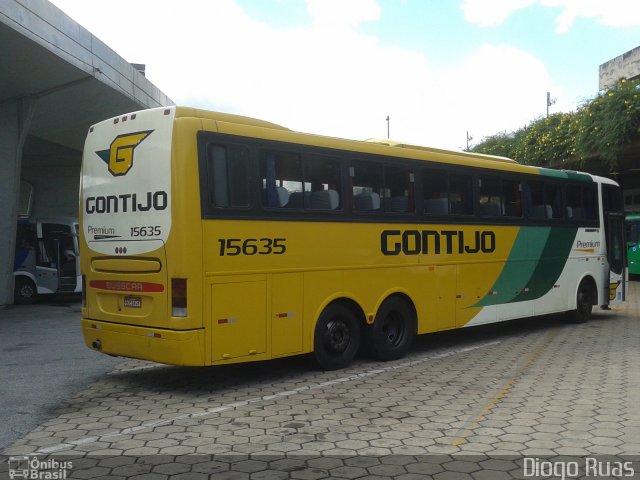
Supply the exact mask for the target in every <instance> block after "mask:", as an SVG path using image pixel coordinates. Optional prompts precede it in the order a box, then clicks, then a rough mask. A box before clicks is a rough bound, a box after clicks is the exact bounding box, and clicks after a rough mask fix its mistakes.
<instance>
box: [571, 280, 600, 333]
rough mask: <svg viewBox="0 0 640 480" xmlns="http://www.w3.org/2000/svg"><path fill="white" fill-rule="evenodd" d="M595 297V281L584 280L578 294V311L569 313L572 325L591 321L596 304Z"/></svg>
mask: <svg viewBox="0 0 640 480" xmlns="http://www.w3.org/2000/svg"><path fill="white" fill-rule="evenodd" d="M595 295H596V292H595V286H594V285H593V281H591V280H589V279H586V278H585V279H584V280H582V281H581V282H580V285H579V286H578V292H577V293H576V309H575V310H572V311H570V312H568V315H569V320H570V321H571V322H572V323H584V322H586V321H587V320H589V318H590V317H591V312H592V310H593V305H594V303H595Z"/></svg>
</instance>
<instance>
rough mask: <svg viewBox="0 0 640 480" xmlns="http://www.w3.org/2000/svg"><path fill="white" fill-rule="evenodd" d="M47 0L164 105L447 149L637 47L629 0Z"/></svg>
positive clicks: (582, 84)
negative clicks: (143, 79)
mask: <svg viewBox="0 0 640 480" xmlns="http://www.w3.org/2000/svg"><path fill="white" fill-rule="evenodd" d="M52 3H54V4H55V5H56V6H58V7H59V8H60V9H61V10H63V11H64V12H65V13H66V14H67V15H69V16H70V17H71V18H73V19H74V20H75V21H77V22H78V23H80V24H81V25H82V26H84V27H85V28H87V29H88V30H89V31H90V32H91V33H92V34H94V35H95V36H96V37H98V38H99V39H100V40H102V41H103V42H104V43H106V44H107V45H108V46H109V47H111V48H112V49H113V50H115V51H116V52H117V53H118V54H119V55H120V56H122V57H123V58H124V59H125V60H127V61H128V62H131V63H143V64H145V65H146V75H147V78H148V79H149V80H150V81H151V82H152V83H153V84H155V85H156V86H157V87H158V88H159V89H160V90H161V91H163V92H164V93H165V94H167V96H168V97H169V98H171V99H172V100H173V101H174V102H175V103H176V104H178V105H185V106H192V107H197V108H204V109H208V110H217V111H222V112H227V113H236V114H241V115H246V116H250V117H255V118H260V119H263V120H268V121H271V122H274V123H278V124H280V125H283V126H285V127H288V128H290V129H292V130H296V131H301V132H308V133H315V134H320V135H329V136H335V137H342V138H351V139H356V140H364V139H367V138H386V137H387V133H388V131H389V135H390V137H391V138H392V139H396V140H400V141H403V142H406V143H413V144H419V145H427V146H432V147H439V148H447V149H454V150H455V149H464V148H466V144H467V134H468V135H469V137H471V141H470V144H471V145H474V144H477V143H479V142H480V141H481V140H482V139H483V138H484V137H486V136H489V135H494V134H496V133H500V132H504V131H506V132H510V131H513V130H516V129H518V128H521V127H523V126H525V125H526V124H528V123H530V122H531V121H533V120H535V119H537V118H540V117H541V116H544V115H545V114H546V109H547V92H551V98H552V99H555V103H554V104H553V105H552V106H551V107H550V112H551V113H555V112H561V111H564V112H566V111H571V110H575V109H576V108H577V107H578V106H579V105H581V104H582V103H584V102H585V101H587V100H589V99H590V98H593V97H594V96H595V95H596V94H597V93H598V67H599V65H600V64H602V63H605V62H607V61H608V60H611V59H612V58H614V57H617V56H619V55H622V54H623V53H625V52H627V51H629V50H631V49H633V48H635V47H638V46H640V1H638V0H606V1H604V0H180V1H168V0H53V1H52ZM387 117H388V118H389V120H388V121H387ZM387 129H388V130H387ZM467 132H468V133H467Z"/></svg>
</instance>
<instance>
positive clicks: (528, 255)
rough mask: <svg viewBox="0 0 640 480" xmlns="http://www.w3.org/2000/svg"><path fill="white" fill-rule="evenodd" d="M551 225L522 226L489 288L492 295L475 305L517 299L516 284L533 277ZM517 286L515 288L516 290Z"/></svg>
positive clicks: (480, 305) (524, 282)
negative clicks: (500, 269)
mask: <svg viewBox="0 0 640 480" xmlns="http://www.w3.org/2000/svg"><path fill="white" fill-rule="evenodd" d="M550 232H551V227H522V228H520V231H519V232H518V235H517V236H516V239H515V241H514V242H513V247H511V252H510V253H509V259H508V260H507V261H506V262H505V266H504V268H503V270H502V272H501V273H500V276H499V277H498V280H497V281H496V283H495V284H494V285H493V287H492V288H491V290H492V292H497V293H496V294H494V295H491V296H488V297H485V298H484V299H483V300H481V301H480V302H479V303H478V304H476V305H474V306H477V307H484V306H487V305H496V304H500V303H510V302H513V301H517V297H518V295H519V293H520V290H519V287H518V285H526V284H528V283H529V281H530V280H531V278H532V277H533V273H534V272H535V269H536V266H537V264H538V259H539V258H540V257H541V256H542V252H543V249H544V246H545V245H546V243H547V240H548V237H549V234H550ZM516 288H517V290H516Z"/></svg>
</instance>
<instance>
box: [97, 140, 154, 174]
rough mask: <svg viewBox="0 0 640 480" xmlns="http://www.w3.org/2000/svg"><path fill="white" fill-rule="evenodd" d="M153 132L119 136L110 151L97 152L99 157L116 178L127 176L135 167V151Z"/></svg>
mask: <svg viewBox="0 0 640 480" xmlns="http://www.w3.org/2000/svg"><path fill="white" fill-rule="evenodd" d="M151 132H153V130H147V131H145V132H136V133H127V134H125V135H118V136H117V137H116V138H115V139H114V140H113V142H111V145H110V146H109V150H100V151H98V152H96V153H97V154H98V156H99V157H100V158H101V159H102V160H104V161H105V162H106V164H107V165H108V167H109V173H111V175H113V176H114V177H121V176H122V175H126V174H127V173H128V172H129V170H131V167H133V150H134V149H135V148H136V147H137V146H138V145H140V143H142V141H143V140H144V139H145V138H147V137H148V136H149V135H150V134H151Z"/></svg>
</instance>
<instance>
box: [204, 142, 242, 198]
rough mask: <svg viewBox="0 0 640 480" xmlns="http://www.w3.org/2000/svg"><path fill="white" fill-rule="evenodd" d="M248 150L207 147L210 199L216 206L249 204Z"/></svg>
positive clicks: (213, 145) (217, 146)
mask: <svg viewBox="0 0 640 480" xmlns="http://www.w3.org/2000/svg"><path fill="white" fill-rule="evenodd" d="M248 158H249V155H248V152H247V151H246V149H245V148H244V147H237V146H225V145H216V144H210V145H208V147H207V179H208V186H209V192H210V193H209V195H210V197H209V199H210V202H211V203H212V204H213V205H214V206H215V207H216V208H230V207H248V206H249V181H248V180H249V178H248V175H249V169H248Z"/></svg>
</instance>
